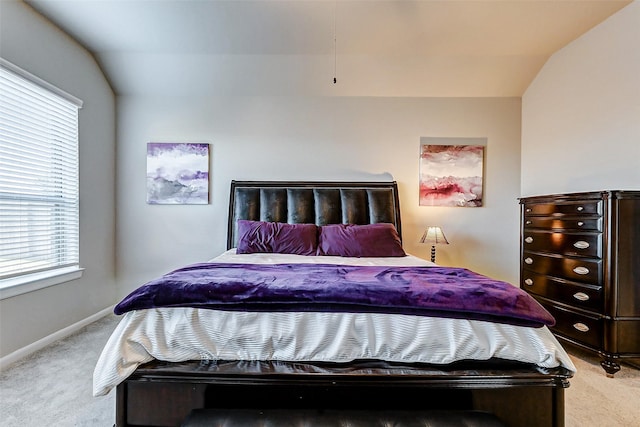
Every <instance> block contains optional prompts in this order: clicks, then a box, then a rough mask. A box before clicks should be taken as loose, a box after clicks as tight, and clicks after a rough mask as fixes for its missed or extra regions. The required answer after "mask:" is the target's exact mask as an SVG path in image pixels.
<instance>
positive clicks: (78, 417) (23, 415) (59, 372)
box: [0, 315, 640, 427]
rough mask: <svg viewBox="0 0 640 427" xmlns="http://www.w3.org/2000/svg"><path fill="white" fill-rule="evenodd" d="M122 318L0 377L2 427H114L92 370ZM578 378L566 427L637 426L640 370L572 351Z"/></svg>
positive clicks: (111, 407) (111, 409)
mask: <svg viewBox="0 0 640 427" xmlns="http://www.w3.org/2000/svg"><path fill="white" fill-rule="evenodd" d="M117 322H118V317H117V316H114V315H110V316H106V317H105V318H103V319H101V320H99V321H97V322H95V323H93V324H91V325H89V326H87V327H85V328H84V329H82V330H81V331H80V332H78V333H76V334H74V335H72V336H70V337H68V338H65V339H63V340H60V341H58V342H56V343H54V344H52V345H50V346H48V347H47V348H45V349H43V350H41V351H39V352H37V353H35V354H33V355H31V356H29V357H27V358H26V359H24V360H21V361H19V362H17V363H15V364H13V365H12V366H10V367H8V368H7V369H6V370H4V371H2V372H1V373H0V420H1V421H0V426H2V427H14V426H15V427H18V426H20V427H31V426H33V427H36V426H37V427H39V426H44V425H48V426H61V427H67V426H111V425H113V422H114V414H115V393H113V392H111V393H110V394H109V395H107V396H102V397H93V396H92V395H91V388H92V375H93V368H94V365H95V362H96V360H97V359H98V356H99V354H100V351H101V350H102V347H103V345H104V344H105V343H106V341H107V339H108V338H109V335H110V334H111V331H113V329H114V328H115V325H116V323H117ZM568 350H569V353H570V355H571V358H572V359H573V361H574V363H575V365H576V367H577V368H578V373H577V374H576V376H575V377H574V378H572V380H571V387H569V388H568V389H567V390H566V394H565V396H566V402H565V409H566V425H567V427H584V426H593V427H599V426H604V425H606V426H609V427H632V426H636V425H638V424H637V422H638V420H639V419H640V370H638V369H634V368H632V367H629V366H627V365H624V366H623V367H622V370H621V371H620V372H618V373H617V374H616V376H615V378H614V379H611V378H607V377H606V376H605V375H604V371H603V370H602V368H600V365H599V364H598V359H596V358H595V357H593V356H591V355H589V354H586V353H583V352H579V351H577V350H573V349H568Z"/></svg>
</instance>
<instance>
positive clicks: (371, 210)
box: [227, 181, 402, 249]
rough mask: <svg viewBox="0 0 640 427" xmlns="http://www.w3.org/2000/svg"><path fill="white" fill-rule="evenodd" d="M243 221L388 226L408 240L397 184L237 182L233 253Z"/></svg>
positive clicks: (232, 223) (231, 199) (231, 232)
mask: <svg viewBox="0 0 640 427" xmlns="http://www.w3.org/2000/svg"><path fill="white" fill-rule="evenodd" d="M239 219H248V220H252V221H270V222H285V223H289V224H302V223H304V224H316V225H326V224H375V223H379V222H388V223H391V224H393V225H395V227H396V230H397V231H398V235H400V236H402V230H401V228H400V226H401V224H400V202H399V198H398V186H397V184H396V182H395V181H389V182H332V181H317V182H314V181H231V195H230V197H229V223H228V232H227V249H231V248H234V247H236V243H237V240H238V236H237V229H238V225H237V224H238V220H239Z"/></svg>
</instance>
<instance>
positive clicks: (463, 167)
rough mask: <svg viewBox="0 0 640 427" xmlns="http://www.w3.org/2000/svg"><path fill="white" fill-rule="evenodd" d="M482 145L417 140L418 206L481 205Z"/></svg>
mask: <svg viewBox="0 0 640 427" xmlns="http://www.w3.org/2000/svg"><path fill="white" fill-rule="evenodd" d="M483 159H484V146H482V145H437V144H430V143H423V142H421V144H420V206H466V207H479V206H482V172H483Z"/></svg>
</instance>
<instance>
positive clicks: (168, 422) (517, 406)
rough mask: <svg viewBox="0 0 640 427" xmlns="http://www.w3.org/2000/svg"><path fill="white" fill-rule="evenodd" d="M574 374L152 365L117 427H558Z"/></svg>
mask: <svg viewBox="0 0 640 427" xmlns="http://www.w3.org/2000/svg"><path fill="white" fill-rule="evenodd" d="M570 376H571V373H570V372H569V371H567V370H566V369H564V368H557V369H552V370H544V369H541V368H537V367H535V366H531V365H524V364H517V363H505V362H503V361H501V362H492V361H490V362H483V363H478V362H472V363H461V364H454V365H447V366H445V367H443V366H433V365H399V364H391V363H387V362H358V363H351V364H306V363H285V362H241V361H229V362H226V361H224V362H222V361H218V362H214V361H202V362H183V363H166V362H158V361H154V362H150V363H148V364H146V365H143V366H141V367H140V368H138V370H137V371H136V373H134V374H133V375H132V376H131V377H129V378H128V379H127V380H126V381H125V382H123V383H122V384H120V385H119V386H118V387H117V391H116V393H117V399H116V400H117V408H116V426H117V427H124V426H179V425H181V423H182V422H183V421H184V420H185V419H186V418H187V416H188V415H189V413H190V412H191V411H192V410H194V409H202V408H216V409H273V408H277V409H316V410H338V411H339V410H367V409H376V410H381V409H382V410H398V411H428V410H451V411H469V410H476V411H486V412H490V413H492V414H494V415H495V416H496V417H497V418H498V419H499V420H500V421H502V422H503V423H505V424H507V425H517V426H522V427H527V426H531V427H546V426H549V427H551V426H558V427H560V426H564V389H565V388H566V387H568V385H569V383H568V379H569V378H570Z"/></svg>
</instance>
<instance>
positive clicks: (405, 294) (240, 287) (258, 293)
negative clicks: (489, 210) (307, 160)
mask: <svg viewBox="0 0 640 427" xmlns="http://www.w3.org/2000/svg"><path fill="white" fill-rule="evenodd" d="M155 307H196V308H207V309H216V310H236V311H333V312H375V313H395V314H410V315H423V316H439V317H451V318H462V319H473V320H487V321H492V322H500V323H509V324H514V325H521V326H532V327H541V326H543V325H549V326H551V325H553V324H554V323H555V321H554V319H553V317H552V316H551V315H550V314H549V313H548V312H547V311H546V310H545V309H544V308H543V307H542V306H541V305H540V304H538V302H536V301H535V300H534V299H533V298H532V297H531V296H529V295H528V294H527V293H526V292H524V291H523V290H521V289H519V288H516V287H515V286H512V285H510V284H508V283H506V282H501V281H497V280H493V279H490V278H488V277H486V276H483V275H480V274H478V273H474V272H472V271H470V270H467V269H463V268H448V267H379V266H345V265H329V264H224V263H202V264H194V265H190V266H187V267H184V268H181V269H178V270H175V271H172V272H170V273H168V274H166V275H164V276H162V277H160V278H158V279H156V280H153V281H151V282H149V283H147V284H145V285H143V286H141V287H140V288H138V289H137V290H135V291H133V292H132V293H131V294H130V295H129V296H127V297H126V298H125V299H124V300H122V301H121V302H120V303H119V304H118V305H117V306H116V308H115V310H114V311H115V313H116V314H122V313H125V312H127V311H132V310H139V309H147V308H155Z"/></svg>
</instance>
